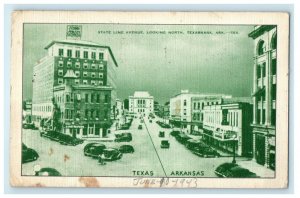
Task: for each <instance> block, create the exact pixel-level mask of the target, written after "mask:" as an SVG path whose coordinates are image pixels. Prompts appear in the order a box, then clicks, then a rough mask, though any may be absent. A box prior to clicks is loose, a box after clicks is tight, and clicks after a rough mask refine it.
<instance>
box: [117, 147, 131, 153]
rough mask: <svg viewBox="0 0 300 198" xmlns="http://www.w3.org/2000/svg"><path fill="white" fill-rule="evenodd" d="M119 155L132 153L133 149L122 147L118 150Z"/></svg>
mask: <svg viewBox="0 0 300 198" xmlns="http://www.w3.org/2000/svg"><path fill="white" fill-rule="evenodd" d="M119 151H120V152H121V153H134V148H133V146H131V145H122V146H120V148H119Z"/></svg>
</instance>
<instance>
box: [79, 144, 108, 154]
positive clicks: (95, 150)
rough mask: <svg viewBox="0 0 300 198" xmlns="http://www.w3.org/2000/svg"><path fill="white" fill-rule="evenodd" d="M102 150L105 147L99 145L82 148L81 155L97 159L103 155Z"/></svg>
mask: <svg viewBox="0 0 300 198" xmlns="http://www.w3.org/2000/svg"><path fill="white" fill-rule="evenodd" d="M104 149H106V146H105V145H104V144H100V143H99V144H94V145H90V146H88V147H85V148H83V153H84V155H85V156H88V157H92V158H98V156H99V155H101V154H102V153H103V151H104Z"/></svg>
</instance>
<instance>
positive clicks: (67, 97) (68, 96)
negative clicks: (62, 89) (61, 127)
mask: <svg viewBox="0 0 300 198" xmlns="http://www.w3.org/2000/svg"><path fill="white" fill-rule="evenodd" d="M66 102H70V95H69V94H66Z"/></svg>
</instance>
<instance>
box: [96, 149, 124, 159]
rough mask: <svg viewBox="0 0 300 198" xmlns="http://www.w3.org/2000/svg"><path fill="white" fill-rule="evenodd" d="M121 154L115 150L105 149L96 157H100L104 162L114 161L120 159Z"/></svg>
mask: <svg viewBox="0 0 300 198" xmlns="http://www.w3.org/2000/svg"><path fill="white" fill-rule="evenodd" d="M122 156H123V154H122V153H121V152H120V151H119V150H118V149H115V148H107V149H104V150H103V153H102V154H101V155H99V156H98V157H101V158H102V160H104V161H114V160H118V159H121V158H122Z"/></svg>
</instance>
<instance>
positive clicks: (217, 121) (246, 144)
mask: <svg viewBox="0 0 300 198" xmlns="http://www.w3.org/2000/svg"><path fill="white" fill-rule="evenodd" d="M244 101H246V100H244ZM203 117H204V120H203V130H204V132H203V138H202V139H203V141H205V142H207V143H208V144H209V145H211V146H212V147H215V148H217V149H220V150H223V151H225V152H226V151H227V152H233V151H234V149H235V153H236V154H237V155H240V156H249V155H250V154H251V153H252V132H251V122H252V105H251V104H250V101H249V100H248V102H247V101H246V102H238V100H226V99H225V100H223V102H222V104H214V105H209V106H205V107H204V109H203Z"/></svg>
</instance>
